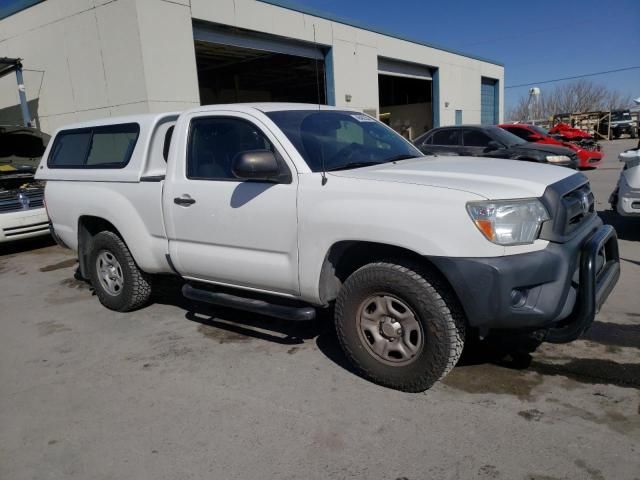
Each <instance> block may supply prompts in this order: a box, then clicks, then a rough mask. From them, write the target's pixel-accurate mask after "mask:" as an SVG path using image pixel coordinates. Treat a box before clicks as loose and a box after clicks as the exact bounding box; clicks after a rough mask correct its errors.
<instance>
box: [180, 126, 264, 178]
mask: <svg viewBox="0 0 640 480" xmlns="http://www.w3.org/2000/svg"><path fill="white" fill-rule="evenodd" d="M251 150H270V151H272V152H273V153H276V150H275V148H274V147H273V145H272V144H271V142H269V140H268V139H267V138H266V137H265V136H264V134H263V133H262V132H261V131H260V129H259V128H258V127H256V126H255V125H253V124H252V123H250V122H248V121H246V120H240V119H238V118H227V117H208V118H196V119H194V120H192V121H191V132H190V139H189V151H188V156H187V177H188V178H200V179H208V180H230V179H233V180H238V179H237V178H236V177H235V175H233V173H232V172H231V164H232V162H233V159H234V158H235V157H236V155H238V154H239V153H242V152H248V151H251Z"/></svg>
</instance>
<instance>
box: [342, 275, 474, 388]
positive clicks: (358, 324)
mask: <svg viewBox="0 0 640 480" xmlns="http://www.w3.org/2000/svg"><path fill="white" fill-rule="evenodd" d="M335 322H336V331H337V333H338V338H339V340H340V344H341V346H342V348H343V350H344V352H345V354H346V355H347V357H348V359H349V360H350V362H351V363H352V364H353V366H354V367H355V369H356V370H357V371H358V373H359V374H360V375H362V376H364V377H365V378H368V379H370V380H372V381H374V382H376V383H378V384H381V385H384V386H387V387H391V388H395V389H398V390H404V391H409V392H419V391H423V390H426V389H428V388H429V387H431V386H432V385H433V384H434V383H435V382H437V381H438V380H440V379H441V378H442V377H444V376H445V375H446V374H447V373H448V372H449V371H450V370H451V369H452V368H453V367H454V366H455V365H456V363H457V362H458V359H459V358H460V355H461V353H462V348H463V345H464V335H465V328H464V320H463V316H462V315H461V313H460V310H459V309H458V306H457V302H456V300H455V299H454V298H453V295H452V294H451V292H450V290H449V287H448V286H445V285H444V284H443V283H442V282H440V281H439V279H437V277H436V276H435V275H431V274H430V272H428V271H427V270H426V269H423V268H421V267H420V266H416V265H410V264H404V263H400V262H399V263H395V262H394V263H387V262H380V263H372V264H369V265H365V266H364V267H362V268H360V269H359V270H357V271H356V272H355V273H353V274H352V275H351V276H350V277H349V278H348V279H347V280H346V282H345V283H344V285H343V288H342V290H341V292H340V295H339V296H338V299H337V301H336V309H335Z"/></svg>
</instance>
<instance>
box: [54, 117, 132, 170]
mask: <svg viewBox="0 0 640 480" xmlns="http://www.w3.org/2000/svg"><path fill="white" fill-rule="evenodd" d="M139 134H140V126H139V125H138V124H137V123H123V124H118V125H105V126H103V127H90V128H82V129H76V130H65V131H62V132H60V133H59V134H58V135H57V136H56V138H55V140H54V142H53V147H52V148H51V154H50V155H49V158H48V160H47V165H48V166H49V168H124V167H125V166H126V165H127V163H129V160H130V159H131V155H132V154H133V149H134V148H135V146H136V142H137V141H138V135H139Z"/></svg>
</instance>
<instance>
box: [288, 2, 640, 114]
mask: <svg viewBox="0 0 640 480" xmlns="http://www.w3.org/2000/svg"><path fill="white" fill-rule="evenodd" d="M295 3H297V4H299V5H303V6H306V7H311V8H314V9H316V10H319V11H324V12H328V13H332V14H334V15H337V16H340V17H345V18H349V19H353V20H357V21H359V22H363V23H366V24H368V25H371V26H376V27H378V28H381V29H383V30H385V31H389V32H394V33H398V34H400V35H403V36H407V37H411V38H415V39H417V40H422V41H425V42H428V43H433V44H436V45H441V46H443V47H446V48H451V49H455V50H459V51H462V52H464V53H468V54H473V55H478V56H481V57H485V58H489V59H491V60H495V61H497V62H500V63H502V64H504V67H505V87H509V86H510V85H519V84H523V83H531V82H540V81H544V80H552V79H557V78H563V77H569V76H575V75H581V74H586V73H592V72H599V71H606V70H614V69H618V68H624V67H631V66H640V0H582V1H574V0H556V1H547V0H537V1H519V0H511V1H505V0H485V1H484V2H480V1H476V0H439V1H433V0H418V1H416V0H413V1H408V0H395V1H390V0H295ZM590 80H592V81H594V82H597V83H602V84H605V85H607V86H608V87H610V88H612V89H617V90H620V91H621V92H622V93H624V94H629V95H632V96H633V98H638V97H640V68H638V69H635V70H629V71H626V72H619V73H612V74H608V75H600V76H594V77H591V78H590ZM554 85H557V83H551V84H541V85H539V87H540V89H541V92H542V95H544V91H545V89H546V90H548V89H550V88H553V86H554ZM529 88H530V87H521V88H506V89H505V107H506V108H505V112H507V111H508V109H509V107H510V106H511V105H513V103H515V102H516V101H517V99H518V98H519V97H521V96H522V95H526V94H527V92H528V89H529Z"/></svg>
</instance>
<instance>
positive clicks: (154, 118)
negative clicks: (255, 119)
mask: <svg viewBox="0 0 640 480" xmlns="http://www.w3.org/2000/svg"><path fill="white" fill-rule="evenodd" d="M217 110H235V111H247V110H259V111H261V112H277V111H282V110H340V111H345V110H347V111H359V110H354V109H352V108H343V107H333V106H329V105H318V104H317V103H286V102H254V103H227V104H216V105H201V106H199V107H194V108H191V109H189V110H185V111H183V112H164V113H142V114H136V115H123V116H119V117H103V118H97V119H95V120H89V121H85V122H78V123H71V124H69V125H65V126H64V127H61V128H60V129H58V130H69V129H76V128H87V127H97V126H102V125H113V124H118V123H134V122H135V123H139V124H140V125H154V124H156V123H158V122H159V121H161V120H164V119H166V118H167V117H172V116H173V117H176V118H177V117H178V116H179V115H180V114H182V113H186V112H207V111H211V112H215V111H217Z"/></svg>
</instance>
